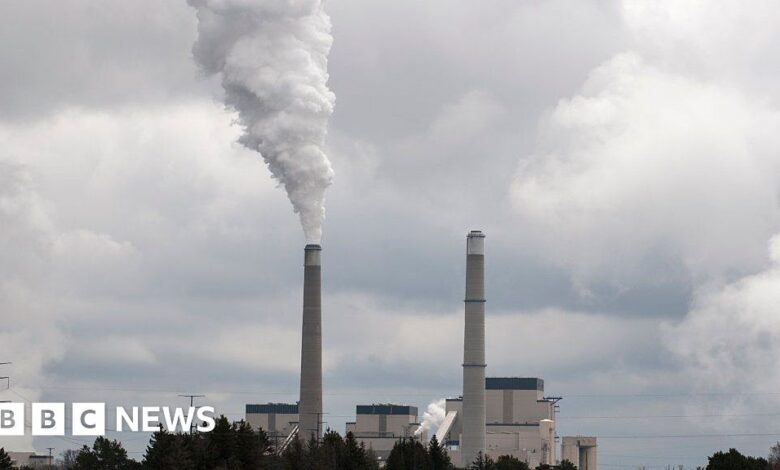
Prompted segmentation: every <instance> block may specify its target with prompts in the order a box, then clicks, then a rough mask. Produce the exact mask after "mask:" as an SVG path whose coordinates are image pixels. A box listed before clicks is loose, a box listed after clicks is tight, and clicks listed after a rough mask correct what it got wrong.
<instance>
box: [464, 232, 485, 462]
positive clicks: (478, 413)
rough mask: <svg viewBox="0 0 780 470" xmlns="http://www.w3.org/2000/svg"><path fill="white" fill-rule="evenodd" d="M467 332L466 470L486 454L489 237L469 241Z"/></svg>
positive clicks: (472, 235) (479, 234) (473, 236)
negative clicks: (486, 316)
mask: <svg viewBox="0 0 780 470" xmlns="http://www.w3.org/2000/svg"><path fill="white" fill-rule="evenodd" d="M465 303H466V306H465V316H466V321H465V324H466V328H465V334H464V335H463V344H464V347H463V442H462V443H461V456H462V459H463V462H462V466H464V467H468V466H469V465H471V463H472V462H474V460H476V459H477V455H478V454H479V453H480V452H482V453H483V454H484V453H485V367H486V364H485V235H484V234H483V233H482V232H481V231H479V230H472V231H471V233H469V234H468V236H467V237H466V299H465Z"/></svg>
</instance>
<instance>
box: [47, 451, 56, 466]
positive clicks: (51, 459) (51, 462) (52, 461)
mask: <svg viewBox="0 0 780 470" xmlns="http://www.w3.org/2000/svg"><path fill="white" fill-rule="evenodd" d="M47 449H48V450H49V467H52V466H54V457H52V455H51V451H53V450H54V447H47Z"/></svg>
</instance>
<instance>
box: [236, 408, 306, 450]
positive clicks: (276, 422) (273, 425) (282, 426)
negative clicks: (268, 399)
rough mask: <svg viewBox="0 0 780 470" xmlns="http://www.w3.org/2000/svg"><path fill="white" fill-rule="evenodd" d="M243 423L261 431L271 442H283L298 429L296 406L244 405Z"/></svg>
mask: <svg viewBox="0 0 780 470" xmlns="http://www.w3.org/2000/svg"><path fill="white" fill-rule="evenodd" d="M245 421H246V422H247V423H248V424H249V425H250V426H252V428H254V429H262V430H263V431H265V432H266V433H267V434H268V437H269V438H271V441H272V442H279V441H284V440H285V439H286V438H287V436H289V435H290V434H291V433H293V432H294V431H295V432H297V427H298V405H297V404H290V403H266V404H263V405H246V416H245Z"/></svg>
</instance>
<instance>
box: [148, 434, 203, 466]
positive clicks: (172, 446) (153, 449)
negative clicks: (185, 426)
mask: <svg viewBox="0 0 780 470" xmlns="http://www.w3.org/2000/svg"><path fill="white" fill-rule="evenodd" d="M143 464H144V467H145V468H148V469H150V470H152V469H153V470H182V469H190V468H192V457H191V455H190V452H189V449H187V448H186V447H185V445H184V438H183V436H182V435H181V434H171V433H169V432H167V431H166V430H164V429H163V428H162V426H160V429H159V430H158V431H157V432H155V433H154V434H152V437H151V438H150V439H149V445H148V446H147V447H146V454H145V455H144V462H143Z"/></svg>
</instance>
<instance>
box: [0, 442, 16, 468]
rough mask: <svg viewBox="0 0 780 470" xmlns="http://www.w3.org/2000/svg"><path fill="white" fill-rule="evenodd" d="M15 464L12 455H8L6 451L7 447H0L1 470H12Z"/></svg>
mask: <svg viewBox="0 0 780 470" xmlns="http://www.w3.org/2000/svg"><path fill="white" fill-rule="evenodd" d="M12 468H14V467H13V465H11V456H10V455H8V454H7V453H6V451H5V448H2V447H0V470H11V469H12Z"/></svg>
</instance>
